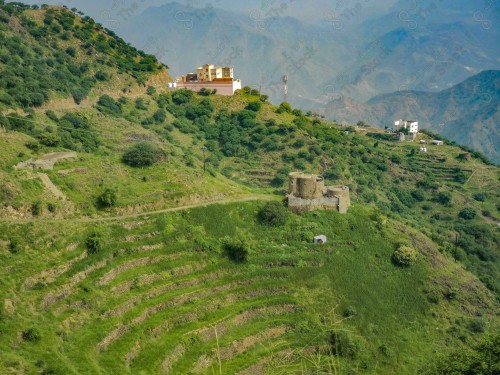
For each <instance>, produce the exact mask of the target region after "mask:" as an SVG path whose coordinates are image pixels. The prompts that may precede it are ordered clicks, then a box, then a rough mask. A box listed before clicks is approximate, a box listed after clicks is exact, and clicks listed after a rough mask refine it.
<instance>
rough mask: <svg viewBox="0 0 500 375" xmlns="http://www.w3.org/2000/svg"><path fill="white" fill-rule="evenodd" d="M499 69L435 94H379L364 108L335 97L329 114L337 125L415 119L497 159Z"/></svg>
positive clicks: (382, 124)
mask: <svg viewBox="0 0 500 375" xmlns="http://www.w3.org/2000/svg"><path fill="white" fill-rule="evenodd" d="M499 103H500V71H498V70H493V71H484V72H482V73H480V74H477V75H475V76H474V77H471V78H469V79H467V80H465V81H464V82H462V83H460V84H458V85H456V86H454V87H452V88H450V89H447V90H443V91H440V92H437V93H430V92H420V91H401V92H396V93H392V94H386V95H380V96H376V97H374V98H372V99H370V100H369V101H368V102H367V103H366V104H363V103H358V102H356V101H354V100H352V99H349V98H342V99H337V100H335V101H333V102H332V104H331V106H330V107H329V110H328V111H329V112H328V114H329V116H330V117H333V118H335V119H337V120H338V121H350V122H356V121H358V120H361V119H363V120H365V121H366V122H367V123H370V124H373V125H375V126H378V127H385V126H387V127H391V126H392V124H393V122H394V120H395V119H399V118H415V119H418V120H419V123H420V126H421V127H422V128H426V129H429V130H432V131H436V132H439V133H440V134H443V135H444V136H446V137H448V138H450V139H451V140H453V141H455V142H457V143H460V144H464V145H467V146H469V147H471V148H473V149H475V150H479V151H481V152H483V153H484V154H485V155H487V156H488V157H489V158H491V159H492V160H493V161H495V162H497V163H498V162H499V161H500V150H499V149H498V144H499V143H500V130H499V128H498V126H497V125H498V122H499V121H500V104H499Z"/></svg>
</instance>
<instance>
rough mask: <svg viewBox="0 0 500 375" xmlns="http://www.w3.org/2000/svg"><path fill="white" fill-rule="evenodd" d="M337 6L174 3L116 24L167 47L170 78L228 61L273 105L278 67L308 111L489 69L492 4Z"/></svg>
mask: <svg viewBox="0 0 500 375" xmlns="http://www.w3.org/2000/svg"><path fill="white" fill-rule="evenodd" d="M345 4H347V3H344V5H341V4H337V5H336V6H332V7H330V8H322V12H318V17H317V20H316V22H315V23H306V22H304V21H301V20H298V19H296V18H293V17H290V16H289V15H290V14H291V13H292V10H293V9H294V8H293V7H294V5H293V4H285V5H284V6H282V7H277V6H276V4H274V5H271V6H269V7H267V8H266V7H264V6H262V7H260V8H259V7H258V6H256V9H254V10H252V11H250V12H248V13H241V12H235V11H227V10H222V9H219V8H217V7H216V6H217V3H215V6H211V5H210V4H209V5H210V6H208V5H205V6H204V7H195V6H192V5H183V4H180V3H175V2H174V3H168V4H164V5H161V6H158V7H150V8H148V9H146V10H144V11H143V12H142V13H139V14H136V15H133V16H131V17H130V18H128V19H127V20H126V22H122V23H121V24H120V25H119V27H117V28H116V31H117V32H118V33H119V34H120V35H123V36H124V37H125V39H126V40H127V41H130V42H132V43H133V44H134V45H138V46H140V47H141V48H143V49H144V50H145V51H146V52H150V53H155V52H157V51H158V50H161V49H163V50H168V61H166V59H167V54H165V55H164V56H163V57H164V59H165V62H168V64H169V66H170V68H171V71H172V72H173V73H174V74H175V75H180V74H183V73H186V72H187V71H191V70H193V69H196V67H197V66H199V65H201V64H203V63H206V62H212V63H214V64H227V65H232V66H234V67H235V72H236V74H237V76H238V77H239V78H241V79H242V80H243V83H244V84H248V85H250V86H252V87H255V88H261V89H262V91H263V92H264V93H266V94H269V95H270V96H271V100H272V101H274V102H278V103H279V102H281V101H283V99H284V96H283V87H282V84H281V77H282V75H284V74H287V75H288V76H289V92H290V94H289V101H290V102H291V103H292V104H293V105H297V106H301V107H307V108H311V109H316V108H320V107H322V105H324V103H327V102H328V101H329V100H330V99H332V98H335V97H338V96H350V97H352V98H354V99H356V100H359V101H366V100H368V99H370V98H372V97H373V96H376V95H379V94H383V93H389V92H393V91H399V90H421V91H439V90H443V89H446V88H449V87H451V86H452V85H454V84H457V83H459V82H461V81H462V80H464V79H466V78H468V77H470V76H472V75H474V74H477V73H479V72H480V71H482V70H485V69H496V68H498V64H499V60H498V59H499V52H500V50H499V47H498V43H497V40H498V39H499V38H500V32H499V27H498V24H497V23H496V22H493V17H494V15H495V14H498V5H487V4H485V5H484V6H483V5H481V4H472V3H470V2H468V1H463V0H461V1H450V0H443V1H439V2H437V1H419V2H417V3H415V2H410V1H407V0H405V1H398V2H397V3H395V4H393V5H392V6H391V7H389V8H388V9H387V10H386V11H385V12H382V13H380V12H376V13H373V16H372V17H368V18H363V17H362V16H363V14H364V13H365V12H367V11H368V10H367V8H368V7H369V6H370V4H369V3H368V4H364V3H356V4H354V5H353V4H351V3H349V5H345ZM199 5H200V6H201V4H199ZM160 58H161V57H160Z"/></svg>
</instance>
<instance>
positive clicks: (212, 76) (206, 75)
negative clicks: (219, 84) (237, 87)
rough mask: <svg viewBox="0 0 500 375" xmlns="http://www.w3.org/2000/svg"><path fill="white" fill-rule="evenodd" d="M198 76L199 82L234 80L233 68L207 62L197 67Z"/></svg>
mask: <svg viewBox="0 0 500 375" xmlns="http://www.w3.org/2000/svg"><path fill="white" fill-rule="evenodd" d="M196 76H197V78H198V82H212V81H225V80H227V81H231V80H233V68H230V67H227V66H214V65H212V64H205V65H203V66H200V67H199V68H198V69H196Z"/></svg>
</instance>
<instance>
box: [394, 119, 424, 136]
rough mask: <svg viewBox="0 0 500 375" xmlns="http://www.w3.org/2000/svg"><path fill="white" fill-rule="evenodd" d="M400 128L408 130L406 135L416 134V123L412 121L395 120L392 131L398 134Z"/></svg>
mask: <svg viewBox="0 0 500 375" xmlns="http://www.w3.org/2000/svg"><path fill="white" fill-rule="evenodd" d="M401 128H404V129H408V133H410V134H417V133H418V121H413V120H397V121H395V122H394V131H395V132H398V131H400V130H401Z"/></svg>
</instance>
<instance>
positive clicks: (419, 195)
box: [411, 190, 425, 202]
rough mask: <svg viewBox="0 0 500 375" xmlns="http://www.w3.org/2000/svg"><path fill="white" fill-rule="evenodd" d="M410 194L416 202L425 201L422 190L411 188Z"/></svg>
mask: <svg viewBox="0 0 500 375" xmlns="http://www.w3.org/2000/svg"><path fill="white" fill-rule="evenodd" d="M411 196H412V197H413V198H414V199H415V200H416V201H417V202H423V201H425V193H424V191H423V190H413V191H412V192H411Z"/></svg>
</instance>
